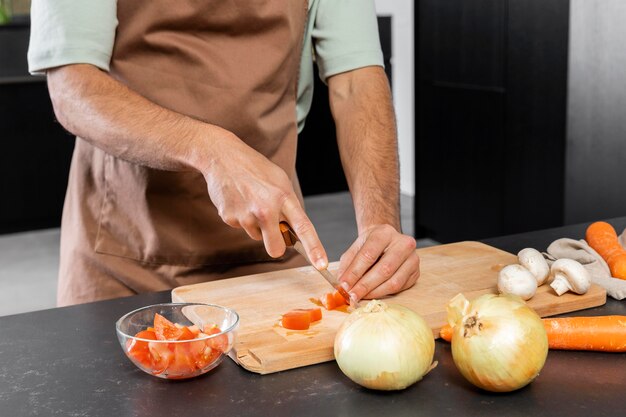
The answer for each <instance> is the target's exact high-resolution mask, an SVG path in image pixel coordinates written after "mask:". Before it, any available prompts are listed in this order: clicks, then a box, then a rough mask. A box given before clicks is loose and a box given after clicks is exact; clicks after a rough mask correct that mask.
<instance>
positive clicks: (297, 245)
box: [279, 222, 351, 305]
mask: <svg viewBox="0 0 626 417" xmlns="http://www.w3.org/2000/svg"><path fill="white" fill-rule="evenodd" d="M279 226H280V232H281V234H282V235H283V240H284V241H285V245H287V246H293V248H294V249H295V250H296V251H297V252H298V253H299V254H300V255H302V256H303V257H304V259H306V261H307V262H308V263H309V265H311V266H312V267H313V268H314V269H315V270H316V271H317V272H319V273H320V274H321V275H322V276H323V277H324V279H325V280H326V281H327V282H328V283H329V284H330V285H332V286H333V288H334V289H335V290H337V291H338V292H339V294H341V296H342V297H343V298H344V300H346V303H347V304H348V305H351V301H350V295H349V294H348V293H347V292H346V290H344V289H343V287H342V286H341V285H339V282H338V281H337V278H335V276H334V275H333V274H332V273H331V272H330V271H329V270H328V269H317V268H315V265H313V263H312V262H311V260H310V259H309V257H308V256H307V254H306V251H305V250H304V245H302V242H301V241H300V239H299V238H298V236H297V235H296V233H295V232H294V231H293V229H292V228H291V226H289V224H288V223H287V222H280V224H279Z"/></svg>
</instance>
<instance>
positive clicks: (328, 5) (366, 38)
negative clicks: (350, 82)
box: [312, 0, 384, 81]
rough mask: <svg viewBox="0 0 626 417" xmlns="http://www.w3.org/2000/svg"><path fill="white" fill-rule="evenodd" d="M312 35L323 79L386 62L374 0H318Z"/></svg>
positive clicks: (382, 64)
mask: <svg viewBox="0 0 626 417" xmlns="http://www.w3.org/2000/svg"><path fill="white" fill-rule="evenodd" d="M312 37H313V42H314V47H315V59H316V62H317V66H318V68H319V73H320V77H321V78H322V80H323V81H326V79H327V78H328V77H330V76H332V75H335V74H339V73H342V72H346V71H351V70H353V69H357V68H362V67H366V66H371V65H377V66H384V60H383V54H382V50H381V47H380V39H379V35H378V21H377V18H376V8H375V5H374V0H319V7H318V8H317V12H316V15H315V24H314V26H313V31H312Z"/></svg>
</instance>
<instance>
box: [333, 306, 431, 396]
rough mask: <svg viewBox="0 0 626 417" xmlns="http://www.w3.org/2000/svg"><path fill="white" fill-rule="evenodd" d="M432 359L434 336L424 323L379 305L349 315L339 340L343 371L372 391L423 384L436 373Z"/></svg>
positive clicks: (406, 311)
mask: <svg viewBox="0 0 626 417" xmlns="http://www.w3.org/2000/svg"><path fill="white" fill-rule="evenodd" d="M434 354H435V341H434V337H433V332H432V330H431V329H430V328H429V327H428V325H427V324H426V322H425V321H424V319H422V318H421V317H420V316H419V315H417V314H416V313H414V312H413V311H412V310H409V309H408V308H406V307H403V306H400V305H396V304H389V305H387V304H385V303H384V302H382V301H379V300H372V301H370V302H369V303H368V304H367V305H366V306H365V307H360V308H358V309H356V310H354V311H353V312H352V313H350V315H349V316H348V317H347V318H346V320H345V321H344V322H343V323H342V325H341V327H340V328H339V330H338V332H337V336H336V337H335V359H336V360H337V364H338V365H339V368H340V369H341V371H342V372H343V373H344V374H346V376H348V378H350V379H351V380H353V381H354V382H356V383H357V384H359V385H362V386H364V387H367V388H371V389H378V390H399V389H404V388H406V387H408V386H409V385H411V384H413V383H415V382H417V381H419V380H420V379H422V377H423V376H424V375H425V374H426V373H427V372H428V371H430V370H431V369H432V368H434V365H433V356H434ZM435 365H436V364H435Z"/></svg>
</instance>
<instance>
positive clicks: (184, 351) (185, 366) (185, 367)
mask: <svg viewBox="0 0 626 417" xmlns="http://www.w3.org/2000/svg"><path fill="white" fill-rule="evenodd" d="M171 345H173V346H172V350H173V352H172V353H173V357H172V360H171V362H170V364H169V366H168V367H167V374H168V377H169V378H181V377H182V378H184V377H186V376H189V375H190V374H193V373H194V372H195V371H196V370H197V369H198V368H197V367H196V363H195V359H194V358H193V356H191V355H190V354H189V347H188V346H187V343H172V344H171Z"/></svg>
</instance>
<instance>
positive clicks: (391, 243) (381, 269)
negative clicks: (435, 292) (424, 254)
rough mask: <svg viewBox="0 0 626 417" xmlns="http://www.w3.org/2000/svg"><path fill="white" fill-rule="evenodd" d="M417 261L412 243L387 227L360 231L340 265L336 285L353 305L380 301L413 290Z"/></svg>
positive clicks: (408, 237)
mask: <svg viewBox="0 0 626 417" xmlns="http://www.w3.org/2000/svg"><path fill="white" fill-rule="evenodd" d="M419 264H420V259H419V257H418V255H417V252H415V239H414V238H413V237H411V236H408V235H404V234H402V233H400V232H398V231H397V230H396V229H395V228H394V227H392V226H390V225H376V226H372V227H370V228H368V229H366V230H365V231H363V232H362V233H361V234H360V235H359V237H358V238H357V240H356V241H355V242H354V243H353V244H352V246H350V248H349V249H348V250H347V251H346V252H345V253H344V254H343V255H342V256H341V259H340V262H339V281H340V282H341V283H342V285H343V286H344V287H347V288H346V290H347V291H348V292H349V293H350V297H351V298H353V300H354V301H359V300H360V299H362V298H370V299H371V298H380V297H384V296H386V295H390V294H395V293H397V292H400V291H403V290H405V289H407V288H410V287H412V286H413V285H414V284H415V282H416V281H417V279H418V277H419V274H420V270H419Z"/></svg>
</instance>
